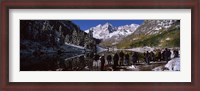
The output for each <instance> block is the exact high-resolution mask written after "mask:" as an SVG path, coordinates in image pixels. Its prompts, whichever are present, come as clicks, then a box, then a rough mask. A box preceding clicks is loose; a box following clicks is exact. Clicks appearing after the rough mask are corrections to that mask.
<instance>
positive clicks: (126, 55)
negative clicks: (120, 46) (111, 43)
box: [125, 53, 129, 65]
mask: <svg viewBox="0 0 200 91" xmlns="http://www.w3.org/2000/svg"><path fill="white" fill-rule="evenodd" d="M125 64H126V65H129V54H128V53H126V54H125Z"/></svg>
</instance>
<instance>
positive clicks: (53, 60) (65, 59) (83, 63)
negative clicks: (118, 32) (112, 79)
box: [20, 52, 165, 71]
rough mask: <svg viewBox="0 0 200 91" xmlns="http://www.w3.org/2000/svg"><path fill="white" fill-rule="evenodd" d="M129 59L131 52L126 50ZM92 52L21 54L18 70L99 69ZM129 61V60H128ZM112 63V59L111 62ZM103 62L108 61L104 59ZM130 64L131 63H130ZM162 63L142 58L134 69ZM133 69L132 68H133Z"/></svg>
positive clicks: (151, 66) (141, 69)
mask: <svg viewBox="0 0 200 91" xmlns="http://www.w3.org/2000/svg"><path fill="white" fill-rule="evenodd" d="M128 53H129V54H130V55H129V56H130V59H131V52H128ZM102 54H104V55H105V59H106V57H107V55H112V57H113V55H114V53H113V52H103V53H100V54H98V55H100V56H101V55H102ZM93 56H94V55H93V53H85V54H75V53H63V54H60V55H58V54H57V53H49V54H43V55H40V56H34V55H32V54H23V55H22V54H21V56H20V71H100V67H97V68H94V67H93V62H94V60H93ZM129 62H130V63H131V60H130V61H129ZM111 63H112V64H113V60H112V62H111ZM105 64H106V65H107V64H108V62H107V60H106V62H105ZM131 64H132V63H131ZM164 64H165V62H164V63H159V64H151V65H147V64H145V62H144V61H143V60H140V63H139V64H136V65H135V66H137V68H139V69H135V70H136V71H151V70H152V69H153V68H154V67H157V66H160V65H164ZM106 67H107V68H108V69H105V70H106V71H108V70H112V65H107V66H106ZM127 67H130V68H131V67H132V66H131V65H125V66H121V67H120V69H117V70H118V71H132V69H127ZM133 71H134V70H133Z"/></svg>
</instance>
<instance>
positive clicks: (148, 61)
mask: <svg viewBox="0 0 200 91" xmlns="http://www.w3.org/2000/svg"><path fill="white" fill-rule="evenodd" d="M145 60H146V62H147V64H148V65H149V64H150V54H149V52H148V51H147V53H146V55H145Z"/></svg>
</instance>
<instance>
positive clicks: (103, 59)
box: [100, 55, 105, 71]
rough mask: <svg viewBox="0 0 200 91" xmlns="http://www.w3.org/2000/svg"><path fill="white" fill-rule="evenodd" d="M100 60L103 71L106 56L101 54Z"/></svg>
mask: <svg viewBox="0 0 200 91" xmlns="http://www.w3.org/2000/svg"><path fill="white" fill-rule="evenodd" d="M100 60H101V71H103V70H104V64H105V57H104V55H102V56H101V58H100Z"/></svg>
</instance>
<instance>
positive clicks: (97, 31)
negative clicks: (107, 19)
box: [85, 23, 139, 40]
mask: <svg viewBox="0 0 200 91" xmlns="http://www.w3.org/2000/svg"><path fill="white" fill-rule="evenodd" d="M138 27H139V25H138V24H131V25H124V26H119V27H114V26H113V25H112V24H110V23H105V24H103V25H101V24H99V25H97V26H96V27H92V28H90V29H88V30H85V32H86V33H89V31H92V34H93V37H94V38H97V39H103V40H105V39H110V38H113V37H115V38H121V37H125V36H127V35H130V34H132V33H133V32H134V31H135V30H136V29H137V28H138Z"/></svg>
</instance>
